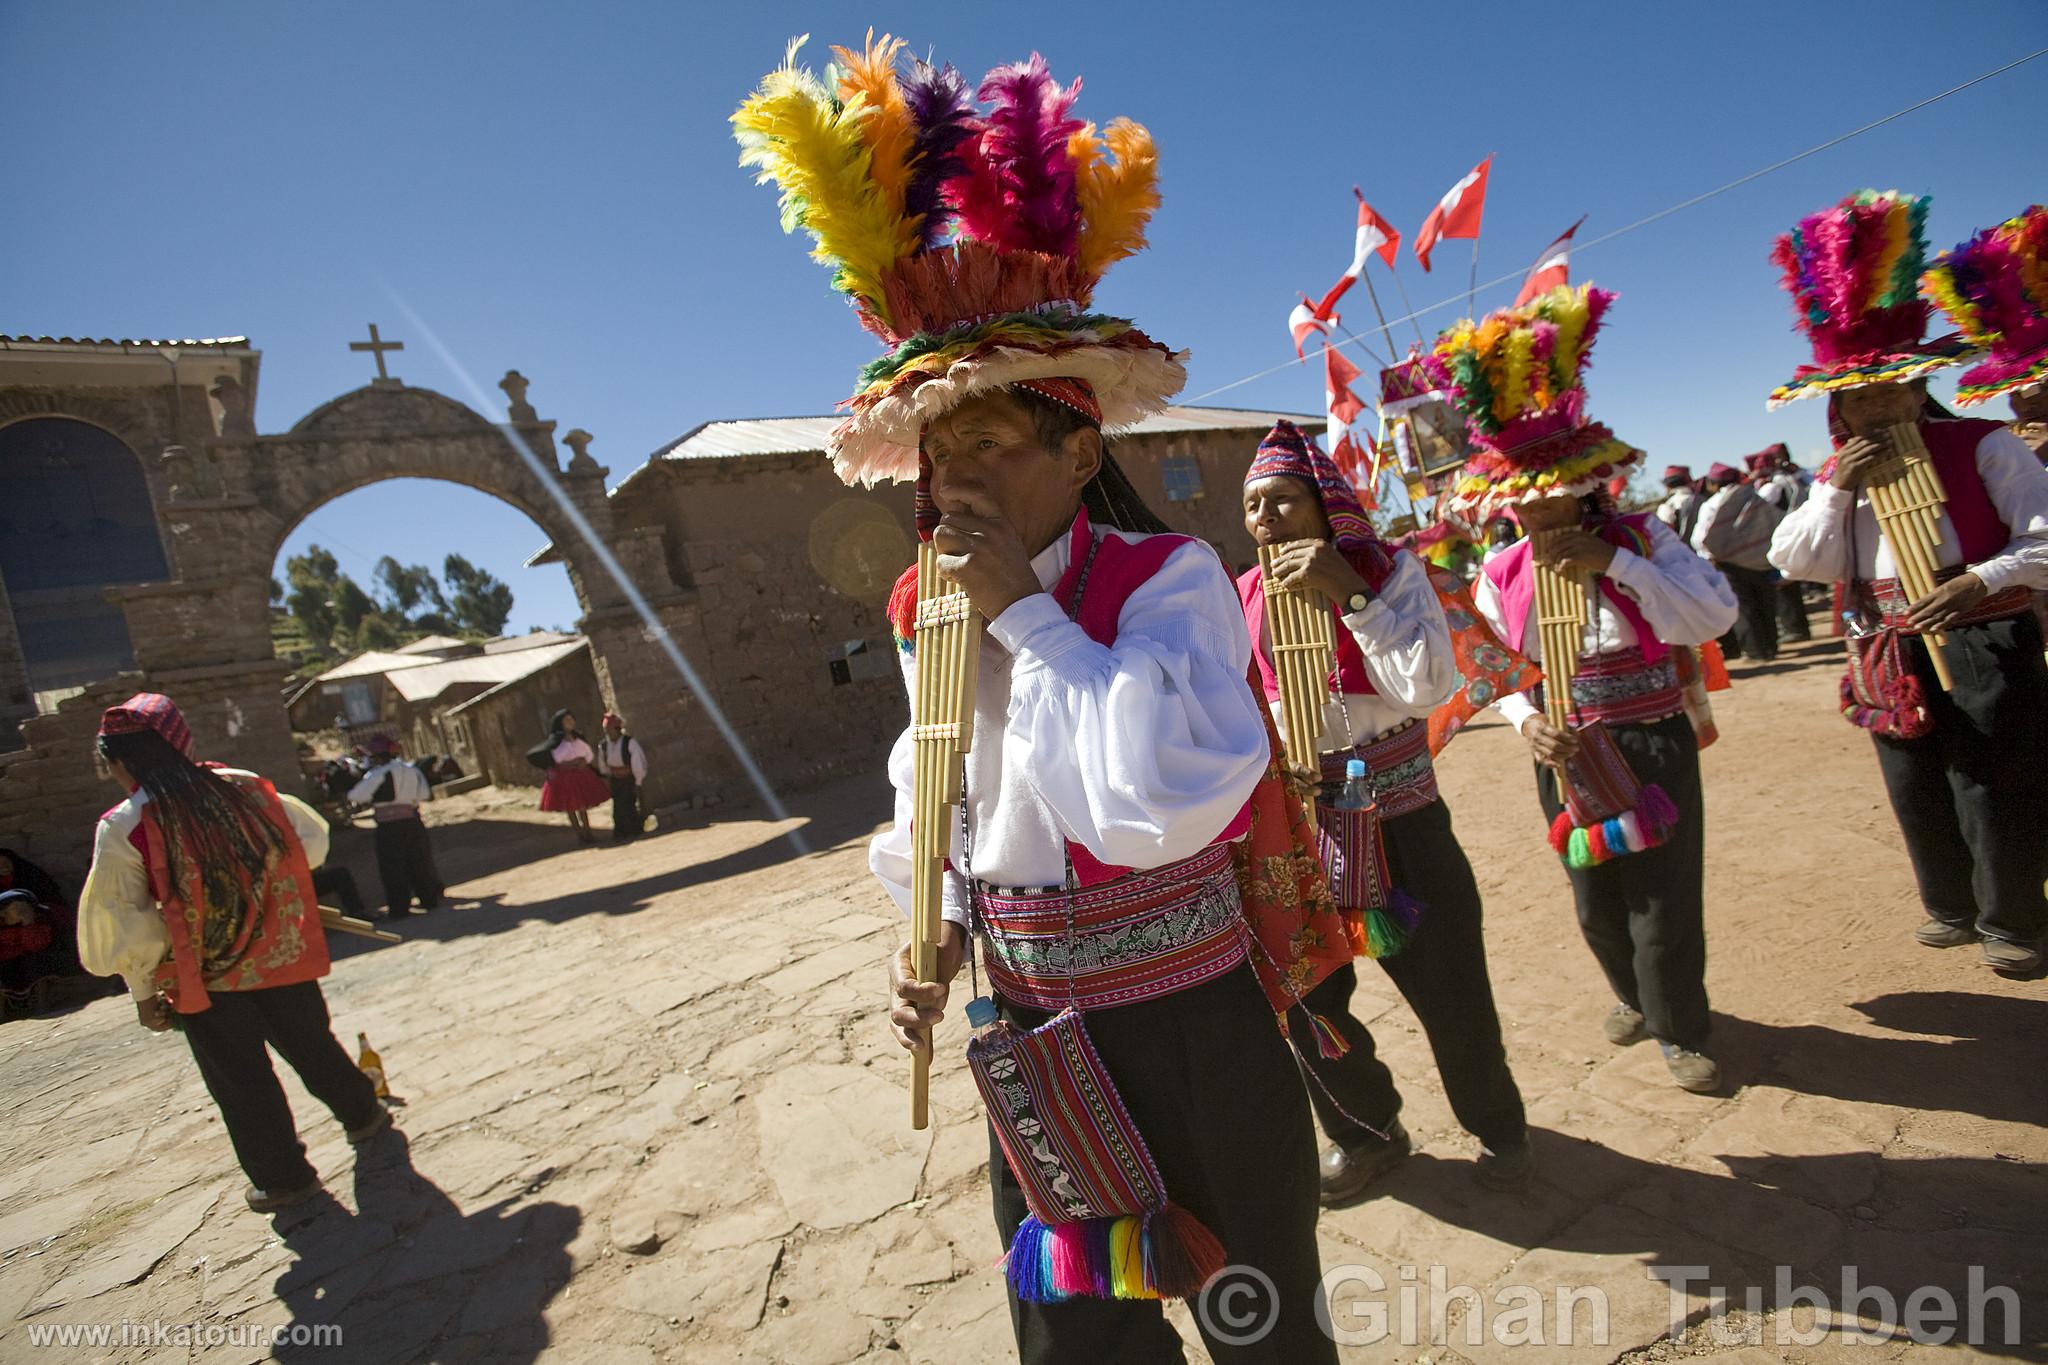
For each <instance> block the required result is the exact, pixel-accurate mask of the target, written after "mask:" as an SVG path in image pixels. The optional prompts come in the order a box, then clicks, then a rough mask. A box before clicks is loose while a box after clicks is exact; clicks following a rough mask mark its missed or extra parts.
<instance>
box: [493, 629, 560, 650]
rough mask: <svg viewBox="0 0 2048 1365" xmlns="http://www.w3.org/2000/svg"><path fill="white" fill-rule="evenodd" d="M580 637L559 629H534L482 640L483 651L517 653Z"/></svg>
mask: <svg viewBox="0 0 2048 1365" xmlns="http://www.w3.org/2000/svg"><path fill="white" fill-rule="evenodd" d="M582 638H583V637H582V636H581V635H565V634H563V633H562V632H561V631H559V630H536V631H532V632H530V633H528V634H525V635H501V636H499V637H498V638H497V639H495V640H486V641H484V653H486V654H517V653H519V652H520V651H521V650H527V649H540V648H542V647H544V646H546V645H561V644H568V643H569V642H570V641H572V640H581V639H582Z"/></svg>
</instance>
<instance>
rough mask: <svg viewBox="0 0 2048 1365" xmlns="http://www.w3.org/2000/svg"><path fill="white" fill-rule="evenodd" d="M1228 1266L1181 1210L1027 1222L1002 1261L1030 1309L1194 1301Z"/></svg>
mask: <svg viewBox="0 0 2048 1365" xmlns="http://www.w3.org/2000/svg"><path fill="white" fill-rule="evenodd" d="M1224 1264H1225V1258H1224V1254H1223V1244H1222V1243H1221V1242H1218V1241H1217V1240H1216V1235H1215V1234H1214V1233H1212V1232H1210V1231H1209V1229H1208V1228H1206V1227H1204V1226H1202V1221H1201V1220H1200V1219H1199V1218H1197V1217H1195V1216H1194V1215H1193V1214H1191V1213H1189V1212H1188V1211H1187V1210H1186V1209H1184V1208H1181V1207H1180V1206H1179V1205H1178V1204H1166V1205H1164V1206H1163V1207H1161V1208H1158V1209H1155V1210H1154V1211H1152V1212H1151V1213H1148V1214H1144V1215H1138V1214H1126V1215H1124V1216H1123V1217H1120V1218H1088V1219H1083V1220H1082V1221H1080V1222H1075V1223H1061V1224H1059V1225H1058V1226H1057V1227H1047V1226H1046V1225H1045V1224H1044V1223H1041V1222H1039V1221H1038V1219H1037V1218H1036V1217H1032V1216H1027V1217H1026V1218H1025V1219H1024V1221H1023V1222H1022V1223H1021V1224H1019V1225H1018V1228H1017V1235H1016V1237H1015V1238H1013V1239H1012V1240H1011V1242H1010V1253H1009V1255H1008V1256H1006V1257H1004V1273H1005V1274H1006V1275H1007V1276H1008V1277H1009V1281H1010V1286H1011V1287H1012V1288H1013V1289H1015V1290H1016V1291H1017V1297H1018V1298H1019V1299H1021V1300H1023V1301H1024V1302H1025V1303H1061V1302H1064V1301H1065V1300H1067V1299H1071V1298H1091V1299H1189V1298H1193V1297H1194V1296H1195V1295H1197V1294H1199V1293H1201V1292H1202V1286H1203V1285H1205V1284H1207V1283H1208V1282H1209V1281H1210V1279H1211V1278H1212V1277H1214V1276H1215V1275H1216V1274H1217V1273H1218V1272H1219V1271H1221V1270H1222V1269H1223V1267H1224Z"/></svg>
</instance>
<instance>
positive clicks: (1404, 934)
mask: <svg viewBox="0 0 2048 1365" xmlns="http://www.w3.org/2000/svg"><path fill="white" fill-rule="evenodd" d="M1421 922H1422V902H1421V901H1418V900H1416V899H1415V897H1413V896H1411V895H1409V894H1408V893H1407V892H1406V891H1402V890H1400V889H1398V888H1396V889H1395V890H1393V891H1391V892H1389V893H1388V894H1387V903H1386V904H1385V905H1376V906H1374V907H1373V908H1372V909H1370V910H1368V911H1366V912H1365V955H1366V956H1367V957H1370V958H1382V957H1392V956H1393V955H1394V954H1395V953H1398V952H1400V951H1401V950H1402V949H1403V948H1405V947H1407V946H1408V939H1409V938H1410V936H1411V935H1413V934H1414V932H1415V926H1416V925H1418V924H1420V923H1421Z"/></svg>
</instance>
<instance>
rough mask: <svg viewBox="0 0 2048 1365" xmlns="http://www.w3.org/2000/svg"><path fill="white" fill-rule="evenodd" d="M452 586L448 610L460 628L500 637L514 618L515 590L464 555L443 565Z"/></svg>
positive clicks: (448, 560)
mask: <svg viewBox="0 0 2048 1365" xmlns="http://www.w3.org/2000/svg"><path fill="white" fill-rule="evenodd" d="M441 577H442V578H443V579H444V580H446V582H447V584H448V607H449V611H450V614H451V615H452V617H453V618H454V622H455V625H456V627H457V628H458V629H460V630H464V631H468V632H470V633H472V634H476V635H499V634H502V633H503V632H504V629H505V622H506V621H507V620H508V619H509V618H510V617H511V615H512V589H510V588H508V587H506V586H505V585H504V584H503V583H501V582H499V581H498V579H497V577H496V576H495V575H493V574H491V573H490V572H488V571H487V570H484V569H479V568H477V567H476V566H475V565H474V564H471V563H470V562H469V561H468V560H466V559H464V558H463V557H462V556H461V555H449V556H448V559H447V561H446V562H445V563H443V564H442V566H441Z"/></svg>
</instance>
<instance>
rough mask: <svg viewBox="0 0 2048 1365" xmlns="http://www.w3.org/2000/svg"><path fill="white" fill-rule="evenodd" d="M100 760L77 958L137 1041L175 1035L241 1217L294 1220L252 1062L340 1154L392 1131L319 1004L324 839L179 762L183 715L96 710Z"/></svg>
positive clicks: (244, 776) (280, 1111) (151, 706)
mask: <svg viewBox="0 0 2048 1365" xmlns="http://www.w3.org/2000/svg"><path fill="white" fill-rule="evenodd" d="M99 751H100V755H101V757H102V758H103V759H105V761H106V764H107V771H108V772H109V774H110V775H112V777H113V778H114V780H115V781H117V782H119V783H120V784H121V785H122V786H123V787H125V788H127V789H128V793H129V794H128V797H127V799H126V800H124V801H122V802H121V804H120V805H118V806H116V807H114V808H113V809H112V810H110V811H108V812H107V813H106V815H105V816H103V817H102V818H101V820H100V823H99V829H98V831H97V833H96V835H95V837H94V840H93V858H92V871H91V872H90V873H89V874H87V876H86V880H85V891H84V893H83V894H82V895H81V896H80V897H79V904H78V946H79V956H80V958H81V959H82V960H83V961H84V963H85V966H86V968H87V970H89V971H94V972H99V973H101V974H104V975H113V974H115V973H119V974H120V975H121V976H122V977H124V978H125V979H126V980H127V982H128V989H129V992H130V994H131V995H133V996H134V998H135V1014H136V1018H137V1019H138V1020H139V1021H140V1022H141V1024H142V1026H143V1027H144V1028H147V1029H151V1030H154V1031H157V1032H162V1031H163V1030H165V1029H169V1028H173V1027H176V1028H179V1029H182V1030H183V1031H184V1034H185V1041H186V1042H187V1043H189V1044H191V1047H192V1059H193V1060H194V1061H195V1062H197V1063H198V1064H199V1075H200V1077H201V1078H202V1079H203V1080H204V1081H205V1082H206V1089H207V1091H208V1093H209V1094H211V1095H212V1096H213V1100H214V1103H215V1104H217V1105H219V1106H220V1117H221V1123H222V1125H223V1126H225V1127H226V1128H227V1130H228V1140H229V1141H230V1142H232V1143H233V1144H234V1148H235V1157H236V1159H237V1160H239V1161H240V1162H241V1166H242V1170H243V1171H244V1172H245V1173H247V1175H248V1177H249V1189H248V1190H247V1192H246V1193H245V1195H244V1198H245V1199H246V1200H247V1201H248V1204H249V1207H250V1208H252V1209H254V1210H256V1211H257V1212H258V1213H269V1212H272V1211H274V1210H277V1209H282V1208H287V1207H290V1206H291V1205H293V1204H298V1203H302V1202H304V1201H305V1200H307V1199H310V1198H312V1197H313V1196H314V1195H316V1194H318V1193H319V1192H320V1177H319V1173H318V1172H316V1171H315V1170H314V1169H313V1167H312V1165H311V1164H310V1163H308V1162H307V1160H306V1149H305V1145H304V1144H303V1143H301V1142H300V1141H299V1137H298V1132H297V1130H296V1128H295V1126H294V1124H293V1122H292V1111H291V1106H290V1105H289V1104H288V1103H287V1102H286V1100H285V1094H284V1088H283V1087H282V1086H280V1085H279V1084H278V1082H277V1074H276V1073H275V1072H274V1071H272V1070H271V1066H270V1057H269V1055H268V1054H267V1053H266V1052H265V1050H264V1049H265V1047H266V1046H267V1047H269V1048H270V1049H272V1050H274V1051H276V1053H277V1054H278V1056H280V1057H282V1058H284V1059H285V1060H286V1061H287V1062H290V1063H291V1066H292V1070H294V1071H296V1072H298V1073H299V1079H300V1080H301V1081H303V1082H305V1086H306V1089H307V1090H309V1091H311V1092H312V1094H313V1097H314V1098H315V1099H317V1100H319V1101H320V1102H321V1103H322V1104H324V1105H326V1106H327V1108H328V1109H329V1110H330V1111H331V1112H332V1113H333V1114H334V1117H335V1118H336V1119H337V1120H339V1121H340V1123H341V1125H342V1127H343V1128H345V1129H346V1130H347V1132H348V1139H349V1141H350V1142H352V1143H363V1142H367V1141H369V1140H370V1139H371V1138H373V1137H375V1136H377V1134H379V1133H381V1132H383V1131H384V1129H385V1128H387V1127H389V1126H390V1121H391V1120H390V1116H389V1115H388V1114H387V1113H386V1112H385V1110H384V1107H383V1106H382V1105H381V1104H379V1103H378V1101H377V1094H376V1091H375V1089H374V1088H373V1087H372V1086H371V1084H370V1081H369V1079H368V1078H367V1077H365V1076H364V1075H363V1073H362V1072H361V1071H359V1070H357V1069H356V1064H355V1063H354V1062H353V1061H351V1060H349V1055H348V1053H347V1052H345V1051H343V1050H342V1046H341V1043H340V1042H339V1041H338V1040H337V1039H336V1038H335V1036H334V1032H333V1029H332V1028H331V1027H330V1026H329V1024H328V1019H327V1001H326V998H325V997H324V996H322V994H321V993H320V978H321V977H323V976H325V975H327V936H326V933H325V931H324V930H323V929H322V928H321V925H320V907H319V904H318V902H317V901H316V900H315V899H314V893H313V875H312V870H311V869H312V865H313V864H316V863H319V862H321V861H322V860H324V859H325V858H326V856H327V822H326V821H324V820H322V819H321V818H320V817H319V815H318V814H316V813H315V812H314V811H313V810H312V809H311V808H309V807H307V806H306V805H305V804H304V803H303V802H300V801H297V800H295V799H293V798H292V797H289V796H284V795H281V794H280V793H279V792H278V791H277V790H276V789H275V788H273V787H272V786H271V785H270V783H269V782H267V781H265V780H264V779H263V778H261V777H258V776H257V775H256V774H255V773H250V772H243V771H241V770H240V769H236V768H222V767H218V766H215V765H212V764H200V763H194V762H193V761H192V757H191V752H192V732H191V730H190V729H189V728H188V727H187V725H186V723H185V718H184V716H183V715H181V714H180V713H179V711H178V708H177V707H176V706H175V705H173V704H172V702H171V699H170V698H168V697H164V696H160V695H158V694H156V693H151V692H144V693H140V694H138V695H136V696H134V697H131V698H129V699H128V700H127V701H126V702H124V703H123V704H121V705H120V706H115V707H111V708H109V709H108V711H107V713H106V715H105V717H104V718H103V719H102V720H101V722H100V734H99Z"/></svg>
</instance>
